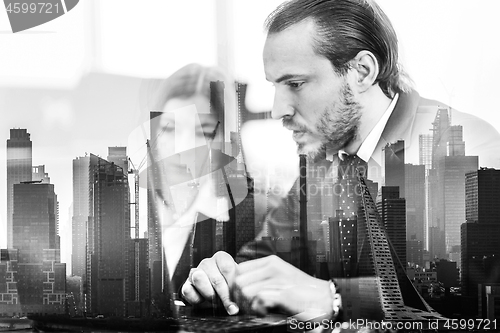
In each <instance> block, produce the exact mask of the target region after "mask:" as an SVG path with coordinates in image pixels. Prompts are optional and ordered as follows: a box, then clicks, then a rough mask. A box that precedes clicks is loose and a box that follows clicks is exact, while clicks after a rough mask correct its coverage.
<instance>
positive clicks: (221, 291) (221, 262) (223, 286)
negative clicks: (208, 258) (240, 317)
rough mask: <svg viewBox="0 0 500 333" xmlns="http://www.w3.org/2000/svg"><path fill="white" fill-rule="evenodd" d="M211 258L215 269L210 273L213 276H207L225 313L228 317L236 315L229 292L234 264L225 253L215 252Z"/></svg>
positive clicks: (236, 308)
mask: <svg viewBox="0 0 500 333" xmlns="http://www.w3.org/2000/svg"><path fill="white" fill-rule="evenodd" d="M213 258H214V259H215V264H216V267H217V269H216V270H214V271H213V272H212V273H213V274H211V275H209V279H210V282H211V284H212V287H213V288H214V289H215V292H216V293H217V295H218V296H219V298H220V299H221V301H222V304H223V305H224V308H225V309H226V311H227V313H228V314H230V315H234V314H237V313H238V312H239V308H238V306H237V305H236V303H234V302H233V301H231V296H230V290H229V286H231V285H232V284H233V281H234V276H235V274H236V267H237V266H236V263H235V262H234V260H233V258H232V257H231V256H230V255H229V254H227V253H226V252H217V253H216V254H214V256H213Z"/></svg>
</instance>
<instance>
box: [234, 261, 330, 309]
mask: <svg viewBox="0 0 500 333" xmlns="http://www.w3.org/2000/svg"><path fill="white" fill-rule="evenodd" d="M234 281H235V285H234V294H235V297H236V301H237V302H238V304H239V305H240V306H243V307H244V309H245V310H250V311H251V312H256V313H258V314H260V315H265V314H267V313H268V312H269V310H272V309H278V310H281V311H282V312H285V313H286V314H288V315H294V314H298V313H301V312H303V311H306V310H307V311H316V312H317V313H319V314H325V315H327V316H328V317H329V316H331V315H332V312H333V311H332V304H333V303H332V302H333V300H332V295H331V292H330V286H329V282H328V281H325V280H320V279H316V278H314V277H312V276H310V275H308V274H306V273H304V272H302V271H301V270H299V269H298V268H296V267H294V266H292V265H291V264H289V263H287V262H285V261H284V260H282V259H280V258H279V257H277V256H274V255H273V256H268V257H264V258H260V259H255V260H250V261H246V262H243V263H240V264H239V265H238V266H237V268H236V278H235V280H234Z"/></svg>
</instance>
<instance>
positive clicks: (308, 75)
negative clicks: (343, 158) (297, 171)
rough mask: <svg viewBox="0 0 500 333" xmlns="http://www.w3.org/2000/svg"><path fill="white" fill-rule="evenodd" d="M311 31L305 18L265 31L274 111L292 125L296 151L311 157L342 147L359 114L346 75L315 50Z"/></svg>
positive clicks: (312, 27)
mask: <svg viewBox="0 0 500 333" xmlns="http://www.w3.org/2000/svg"><path fill="white" fill-rule="evenodd" d="M315 35H316V27H315V24H314V23H313V22H312V21H308V20H306V21H303V22H300V23H297V24H295V25H293V26H291V27H289V28H288V29H286V30H284V31H281V32H279V33H276V34H271V35H269V36H268V38H267V40H266V44H265V46H264V70H265V72H266V79H267V80H268V81H270V82H272V83H273V85H274V86H275V96H274V105H273V110H272V116H273V118H275V119H280V118H282V120H283V126H285V127H286V128H287V129H290V130H292V131H293V139H294V140H295V142H296V143H297V146H298V152H299V154H307V155H309V156H310V157H315V156H317V155H318V154H320V153H321V152H323V151H324V149H325V148H326V147H328V148H332V149H335V150H338V149H341V148H343V147H345V146H346V145H347V144H348V143H349V142H350V141H351V140H353V139H354V137H355V136H356V131H357V128H358V125H359V119H360V115H361V110H360V107H359V104H358V103H357V102H356V101H355V100H354V97H353V94H352V91H351V89H350V86H349V84H348V82H347V79H346V77H345V76H339V75H338V74H337V73H335V71H334V69H333V67H332V65H331V63H330V61H329V60H328V59H327V58H325V57H323V56H320V55H318V54H316V53H315V52H314V48H313V38H314V36H315Z"/></svg>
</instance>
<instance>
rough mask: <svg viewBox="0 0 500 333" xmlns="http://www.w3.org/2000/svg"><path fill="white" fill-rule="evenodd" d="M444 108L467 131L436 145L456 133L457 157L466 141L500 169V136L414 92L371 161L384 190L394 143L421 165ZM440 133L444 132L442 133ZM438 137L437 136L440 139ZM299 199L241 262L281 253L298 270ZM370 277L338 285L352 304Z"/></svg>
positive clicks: (286, 202) (274, 214)
mask: <svg viewBox="0 0 500 333" xmlns="http://www.w3.org/2000/svg"><path fill="white" fill-rule="evenodd" d="M439 109H447V110H448V113H444V112H443V113H442V114H443V116H442V117H441V118H446V114H449V115H450V117H449V118H450V119H449V123H451V125H461V126H463V128H462V130H463V140H461V139H460V137H459V133H460V128H459V127H455V128H454V131H453V130H452V128H450V127H446V129H442V130H440V131H439V133H440V134H441V137H440V138H439V139H437V140H434V141H433V143H432V145H433V146H439V147H442V149H447V150H450V149H453V147H450V145H448V146H447V142H448V141H449V140H450V139H449V137H450V135H452V134H453V135H455V137H454V140H455V141H456V143H457V146H459V149H458V151H456V152H455V153H456V154H462V153H463V152H460V149H461V148H460V147H463V143H462V141H464V142H465V155H477V156H479V166H485V167H495V168H499V167H500V134H499V133H498V132H497V131H496V130H495V129H494V128H493V127H492V126H491V125H490V124H488V123H486V122H485V121H483V120H481V119H479V118H477V117H475V116H472V115H470V114H466V113H462V112H459V111H456V110H454V109H451V108H449V107H448V106H447V105H445V104H443V103H439V102H437V101H433V100H428V99H425V98H422V97H420V96H419V94H418V93H417V92H416V91H412V92H410V93H402V94H400V96H399V99H398V101H397V104H396V106H395V109H394V111H393V113H392V114H391V116H390V118H389V120H388V122H387V124H386V126H385V128H384V130H383V132H382V135H381V137H380V139H379V141H378V143H377V145H376V148H375V151H374V154H373V155H372V157H371V158H370V160H369V161H367V162H368V166H369V168H368V170H369V174H368V178H370V179H372V178H374V179H375V180H377V181H378V182H379V184H380V185H382V184H384V174H383V167H384V154H383V149H384V148H385V147H386V146H387V145H388V144H392V143H395V142H396V141H398V140H404V145H399V146H396V148H397V147H399V148H398V149H405V154H404V156H405V159H406V160H405V161H404V163H413V164H419V152H420V150H419V141H420V136H421V135H423V134H428V135H430V134H432V133H433V132H432V129H433V123H436V126H437V123H438V121H437V119H436V114H437V111H438V110H439ZM446 123H448V121H447V120H446V119H444V121H443V124H446ZM452 132H453V133H452ZM436 133H438V132H437V131H436ZM435 136H436V137H437V135H435ZM397 153H399V152H398V151H397V150H396V151H394V154H397ZM452 154H453V153H452ZM295 186H296V185H295ZM379 188H380V186H379ZM292 192H293V191H292ZM294 195H296V193H289V194H288V195H287V196H286V197H285V198H282V202H281V205H277V206H276V207H273V208H272V209H270V211H269V213H268V214H267V216H266V218H265V221H264V222H263V229H264V230H265V236H267V237H264V238H259V237H258V238H257V239H256V240H254V241H253V242H250V243H248V244H247V245H246V246H244V247H243V248H242V249H241V250H240V252H239V253H238V256H237V257H236V261H237V262H242V261H245V260H251V259H255V258H259V257H264V256H268V255H271V254H277V255H280V256H282V258H283V259H285V260H287V261H289V262H291V263H292V264H295V265H297V262H298V255H296V256H294V255H293V253H294V251H295V252H298V251H299V248H300V244H299V242H294V241H293V236H294V235H297V233H296V231H294V228H295V229H296V226H293V225H292V224H291V223H290V221H293V220H294V219H295V220H297V207H296V205H297V200H291V199H290V198H291V197H293V196H294ZM334 211H335V208H334ZM260 237H262V235H260ZM273 239H274V240H273ZM276 239H278V241H275V240H276ZM285 239H289V240H290V242H288V244H285V245H283V241H280V240H285ZM313 246H314V245H313ZM280 247H281V249H280ZM283 247H285V248H286V249H287V250H289V252H291V253H292V254H291V256H287V257H283V253H285V252H287V251H283ZM309 250H312V251H314V250H315V249H314V248H313V249H309ZM310 259H311V260H314V259H315V258H313V257H310ZM313 271H314V272H313V273H312V274H314V275H316V276H317V277H321V278H326V279H327V278H330V276H329V274H328V270H326V271H325V270H323V271H318V270H313ZM309 273H311V272H309ZM366 278H367V277H360V278H350V279H340V280H338V281H339V283H340V284H342V285H344V286H348V288H347V290H349V296H348V297H349V298H350V300H351V301H352V300H353V299H356V298H357V299H361V298H363V296H366V295H361V294H359V290H360V288H359V286H360V284H361V283H362V284H365V285H367V280H366ZM373 278H376V277H373ZM370 281H371V282H370V283H371V284H374V285H375V282H374V280H370ZM361 289H362V288H361ZM365 290H366V289H365ZM344 291H345V290H344ZM368 298H369V297H368ZM364 301H365V304H370V305H369V306H368V308H367V311H365V312H364V314H365V315H366V314H368V316H369V317H370V318H369V319H374V320H380V319H383V318H382V316H383V314H382V313H381V311H378V310H376V307H374V306H373V304H376V303H377V301H376V300H375V299H372V300H371V301H369V302H368V301H367V298H366V297H365V298H364ZM353 319H355V318H353Z"/></svg>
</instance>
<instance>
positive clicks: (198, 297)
mask: <svg viewBox="0 0 500 333" xmlns="http://www.w3.org/2000/svg"><path fill="white" fill-rule="evenodd" d="M237 267H238V264H236V262H235V261H234V259H233V257H231V255H229V254H228V253H226V252H222V251H219V252H217V253H215V254H214V255H213V256H212V258H207V259H203V260H202V261H201V262H200V264H199V265H198V267H197V268H193V269H191V271H190V272H189V278H188V279H187V281H186V282H185V283H184V285H183V286H182V289H181V293H182V295H183V296H184V298H185V299H186V300H187V301H188V302H189V303H190V304H199V303H201V302H203V301H204V300H212V299H214V297H217V296H218V297H219V298H220V299H221V301H222V304H223V305H224V308H225V309H226V311H227V313H228V314H230V315H235V314H237V313H238V312H239V308H238V306H237V305H236V303H234V302H232V301H231V297H230V291H229V288H230V286H232V284H233V281H234V275H235V272H236V268H237Z"/></svg>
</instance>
